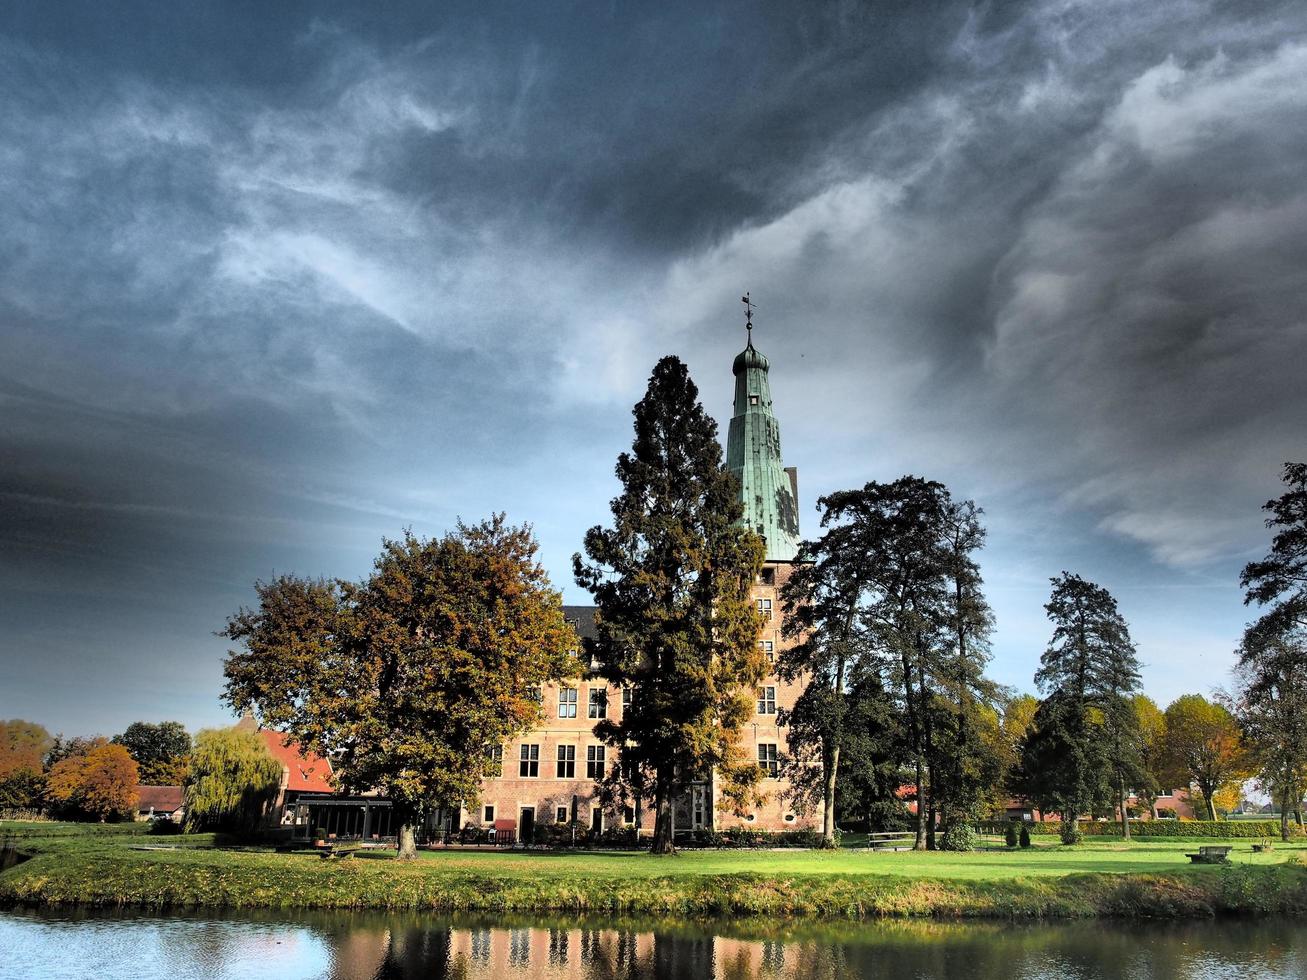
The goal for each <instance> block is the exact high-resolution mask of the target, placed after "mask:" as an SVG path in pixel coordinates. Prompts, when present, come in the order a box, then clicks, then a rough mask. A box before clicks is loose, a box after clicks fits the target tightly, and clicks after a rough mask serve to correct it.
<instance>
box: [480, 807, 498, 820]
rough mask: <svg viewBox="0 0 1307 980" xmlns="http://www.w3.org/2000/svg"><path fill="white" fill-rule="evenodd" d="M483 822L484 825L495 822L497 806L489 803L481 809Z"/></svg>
mask: <svg viewBox="0 0 1307 980" xmlns="http://www.w3.org/2000/svg"><path fill="white" fill-rule="evenodd" d="M481 822H482V823H494V822H495V805H494V804H493V803H487V804H486V805H485V806H484V807H482V808H481Z"/></svg>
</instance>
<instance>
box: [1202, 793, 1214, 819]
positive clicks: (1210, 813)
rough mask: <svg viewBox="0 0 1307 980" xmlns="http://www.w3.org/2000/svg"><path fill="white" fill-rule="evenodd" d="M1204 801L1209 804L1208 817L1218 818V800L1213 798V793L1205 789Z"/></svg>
mask: <svg viewBox="0 0 1307 980" xmlns="http://www.w3.org/2000/svg"><path fill="white" fill-rule="evenodd" d="M1203 802H1204V803H1206V804H1207V819H1208V820H1212V821H1215V820H1216V802H1215V801H1214V800H1213V799H1212V794H1211V793H1209V792H1207V790H1206V789H1204V790H1203Z"/></svg>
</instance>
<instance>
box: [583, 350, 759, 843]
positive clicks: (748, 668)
mask: <svg viewBox="0 0 1307 980" xmlns="http://www.w3.org/2000/svg"><path fill="white" fill-rule="evenodd" d="M698 399H699V392H698V389H697V388H696V387H695V384H694V382H693V381H692V380H691V379H690V374H689V371H688V370H687V369H686V367H685V365H684V364H683V363H682V362H681V361H680V360H679V359H677V358H675V357H664V358H663V359H662V360H660V361H659V362H658V364H657V365H656V366H655V367H654V370H653V374H652V376H651V377H650V379H649V386H648V390H647V391H646V393H645V396H644V398H643V399H642V400H641V401H640V402H639V403H638V404H637V405H636V406H635V411H634V414H635V441H634V443H633V445H632V448H631V451H630V452H629V453H622V454H621V455H620V456H619V457H618V460H617V478H618V479H619V480H620V481H621V484H622V490H621V493H620V494H619V495H618V496H617V497H616V498H615V499H614V500H613V501H612V514H613V524H612V526H611V527H607V528H605V527H593V528H591V529H590V530H589V531H588V532H587V533H586V536H585V557H582V556H581V555H580V554H578V555H576V556H575V557H574V558H573V568H574V572H575V575H576V581H577V584H578V585H580V586H582V587H583V588H585V589H588V590H589V591H590V592H591V593H592V594H593V595H594V598H595V603H596V605H597V607H598V614H597V616H596V619H595V626H596V631H597V634H598V636H597V639H596V640H595V641H594V643H593V646H592V648H591V650H590V652H591V653H592V654H593V655H594V657H595V658H596V659H597V661H598V663H599V665H600V668H599V669H600V673H601V674H602V675H603V676H604V677H605V678H606V679H608V680H609V681H610V682H612V683H613V684H616V685H619V686H621V687H624V688H628V689H629V690H630V692H631V698H630V706H629V708H625V709H624V710H623V712H622V716H621V718H620V719H607V720H605V721H601V722H600V723H599V724H598V725H596V726H595V733H596V734H597V735H598V736H599V737H600V738H602V739H604V741H606V742H607V743H608V744H609V745H611V746H614V747H615V748H616V749H617V752H618V754H619V759H620V764H619V766H618V767H617V769H616V772H618V773H620V772H622V771H627V772H633V773H639V774H642V777H643V781H644V782H645V784H646V785H647V786H648V787H649V789H650V791H652V793H653V794H654V810H655V819H654V839H653V845H652V850H653V851H654V852H655V853H668V852H671V851H672V850H673V849H674V846H673V839H672V807H673V805H674V802H675V799H676V797H677V796H678V795H679V794H680V793H682V792H684V791H685V790H686V789H687V788H688V787H689V786H690V785H691V784H692V783H694V782H696V781H698V780H700V779H703V778H705V777H706V776H707V775H708V774H709V773H710V772H712V773H715V774H716V779H717V785H718V787H719V789H720V790H721V792H722V794H723V796H724V798H725V799H727V800H728V801H729V805H733V806H734V807H736V808H743V807H744V806H745V805H746V804H747V803H748V802H749V801H751V800H752V799H753V798H754V795H753V794H754V786H755V785H756V783H757V781H758V780H759V778H760V776H761V772H760V770H759V769H758V766H757V764H756V762H754V761H753V760H750V759H747V758H745V756H744V753H743V750H742V749H741V748H740V746H739V734H740V730H741V728H742V727H743V725H744V724H745V722H746V721H748V719H749V718H750V717H751V716H752V715H753V711H754V707H755V689H756V686H757V684H758V683H759V682H760V681H761V680H762V678H763V675H764V673H765V672H766V661H765V659H764V657H763V654H762V652H761V650H760V649H759V647H758V630H759V628H760V625H761V623H760V620H759V618H758V615H757V613H756V611H755V609H754V606H753V604H752V602H751V601H750V588H751V586H752V585H753V581H754V579H755V578H756V577H757V575H758V572H759V570H760V569H761V567H762V561H763V542H762V539H761V538H759V537H758V535H756V534H754V533H753V532H752V531H750V530H749V529H747V528H745V527H744V526H742V525H741V523H740V519H741V518H742V516H743V513H744V509H743V505H742V504H741V503H740V499H739V496H740V489H739V482H738V481H737V480H736V478H735V477H734V476H733V475H732V474H731V473H730V471H729V470H727V469H726V468H725V467H724V466H723V465H722V451H721V446H720V444H719V443H718V441H717V424H716V423H715V422H714V421H713V420H712V418H711V416H709V415H708V413H707V412H705V411H704V409H703V406H702V405H701V404H699V400H698Z"/></svg>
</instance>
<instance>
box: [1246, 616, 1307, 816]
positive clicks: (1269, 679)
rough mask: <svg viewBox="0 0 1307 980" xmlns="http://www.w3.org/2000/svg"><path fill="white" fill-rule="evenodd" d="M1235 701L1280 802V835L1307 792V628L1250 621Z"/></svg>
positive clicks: (1261, 773) (1256, 759)
mask: <svg viewBox="0 0 1307 980" xmlns="http://www.w3.org/2000/svg"><path fill="white" fill-rule="evenodd" d="M1235 681H1236V689H1235V693H1234V696H1233V697H1232V698H1230V700H1229V702H1228V703H1229V706H1230V708H1231V709H1232V710H1233V711H1234V713H1235V715H1236V717H1237V718H1238V720H1239V725H1240V728H1241V729H1242V732H1243V737H1244V739H1245V741H1246V743H1247V745H1248V746H1249V748H1250V750H1251V754H1252V761H1253V763H1254V764H1255V765H1256V767H1257V774H1258V782H1259V784H1260V785H1261V788H1262V790H1263V791H1265V792H1266V793H1267V794H1269V795H1270V797H1271V799H1272V800H1274V801H1275V803H1276V804H1278V805H1279V808H1280V836H1281V837H1282V838H1283V839H1284V840H1286V841H1287V840H1288V839H1289V814H1290V813H1291V812H1294V813H1297V814H1298V817H1299V824H1300V825H1301V822H1302V800H1303V795H1304V793H1307V629H1300V628H1288V629H1286V628H1284V627H1283V626H1282V625H1280V624H1278V623H1275V622H1274V621H1272V622H1265V621H1263V622H1261V623H1258V624H1254V625H1253V626H1250V627H1249V628H1248V629H1247V630H1246V631H1245V633H1244V638H1243V643H1242V644H1241V645H1240V647H1239V663H1238V666H1237V667H1236V668H1235Z"/></svg>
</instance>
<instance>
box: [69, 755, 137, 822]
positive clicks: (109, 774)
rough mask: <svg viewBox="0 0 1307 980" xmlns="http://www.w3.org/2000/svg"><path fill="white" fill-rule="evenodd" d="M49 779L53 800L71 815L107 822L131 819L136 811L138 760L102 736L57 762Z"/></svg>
mask: <svg viewBox="0 0 1307 980" xmlns="http://www.w3.org/2000/svg"><path fill="white" fill-rule="evenodd" d="M46 782H47V792H48V794H49V796H50V799H51V800H52V801H53V802H54V803H56V804H58V805H60V806H62V807H63V808H65V809H66V810H67V811H68V812H70V813H71V814H75V815H78V816H84V817H92V818H95V819H97V820H99V821H101V822H104V821H105V820H129V819H131V817H132V816H133V815H134V814H135V812H136V803H137V800H138V799H139V797H138V796H137V792H136V786H137V783H138V782H139V770H138V769H137V766H136V760H135V759H133V758H132V756H131V753H130V752H128V751H127V750H126V749H125V748H123V747H122V746H121V745H112V744H110V743H109V742H107V741H105V740H104V739H102V738H101V739H95V740H94V741H92V742H91V743H90V744H89V747H88V748H87V750H86V751H85V752H79V753H77V754H74V755H70V756H67V757H66V758H64V759H61V760H59V761H58V762H56V763H55V764H54V765H53V766H52V767H51V768H50V773H49V776H48V778H47V781H46Z"/></svg>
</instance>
